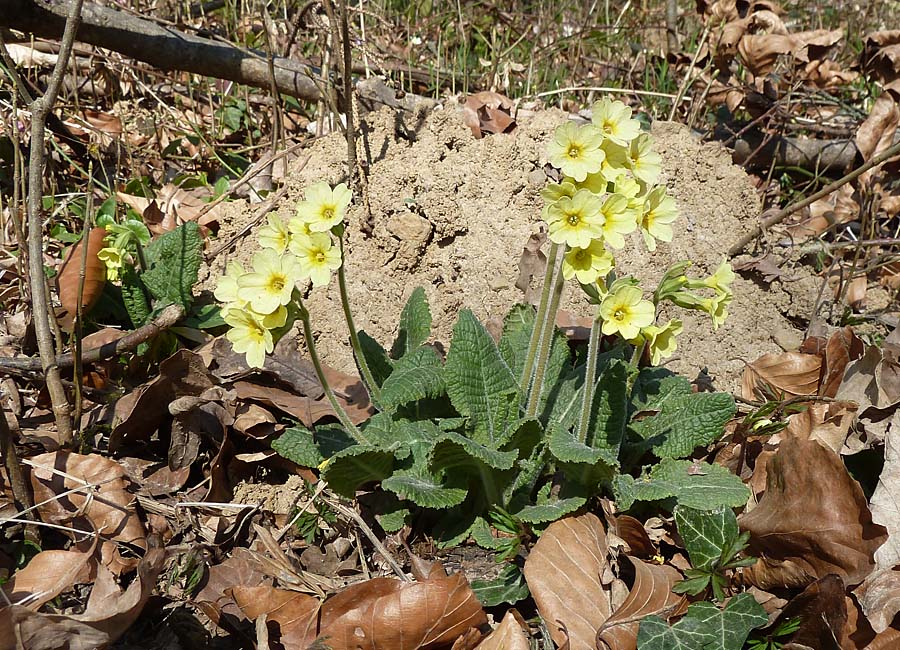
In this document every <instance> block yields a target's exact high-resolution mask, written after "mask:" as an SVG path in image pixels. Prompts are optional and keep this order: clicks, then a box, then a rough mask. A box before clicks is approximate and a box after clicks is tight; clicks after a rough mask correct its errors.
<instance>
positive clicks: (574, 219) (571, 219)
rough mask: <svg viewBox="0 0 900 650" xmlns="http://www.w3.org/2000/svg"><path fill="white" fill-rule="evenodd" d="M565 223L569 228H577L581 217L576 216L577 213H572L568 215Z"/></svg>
mask: <svg viewBox="0 0 900 650" xmlns="http://www.w3.org/2000/svg"><path fill="white" fill-rule="evenodd" d="M566 221H567V222H568V224H569V225H570V226H572V227H573V228H576V227H578V224H579V223H581V215H580V214H578V213H577V212H572V213H571V214H569V216H568V218H567V219H566Z"/></svg>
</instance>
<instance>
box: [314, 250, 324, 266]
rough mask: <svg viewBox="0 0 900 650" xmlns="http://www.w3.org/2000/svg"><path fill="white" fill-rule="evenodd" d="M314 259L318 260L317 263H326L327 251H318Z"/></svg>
mask: <svg viewBox="0 0 900 650" xmlns="http://www.w3.org/2000/svg"><path fill="white" fill-rule="evenodd" d="M314 259H315V260H316V264H324V263H325V253H323V252H322V251H318V252H317V253H316V254H315V256H314Z"/></svg>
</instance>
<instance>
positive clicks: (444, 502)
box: [381, 471, 468, 510]
mask: <svg viewBox="0 0 900 650" xmlns="http://www.w3.org/2000/svg"><path fill="white" fill-rule="evenodd" d="M381 487H382V488H384V489H385V490H388V491H390V492H393V493H394V494H396V495H397V496H398V497H400V498H401V499H408V500H409V501H412V502H413V503H415V504H416V505H418V506H421V507H422V508H434V509H436V510H441V509H444V508H452V507H453V506H458V505H459V504H460V503H462V502H463V501H465V499H466V495H467V494H468V491H467V490H466V489H465V488H455V487H444V486H443V485H442V484H441V482H440V481H439V480H438V479H437V478H435V477H434V476H430V475H429V474H427V473H424V472H421V473H420V472H413V471H408V472H407V471H401V472H395V473H394V475H393V476H391V477H390V478H386V479H384V480H383V481H382V482H381Z"/></svg>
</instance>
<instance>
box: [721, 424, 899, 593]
mask: <svg viewBox="0 0 900 650" xmlns="http://www.w3.org/2000/svg"><path fill="white" fill-rule="evenodd" d="M766 472H767V480H766V492H765V494H764V495H763V497H762V499H761V500H760V502H759V504H758V505H757V506H756V507H755V508H754V509H753V510H751V511H750V512H748V513H746V514H744V515H742V516H741V518H740V521H739V523H740V526H741V528H742V529H743V530H746V531H749V532H750V535H751V537H750V542H749V553H750V555H753V556H756V557H759V558H760V560H759V561H758V562H757V563H756V564H755V565H753V566H752V567H750V568H749V569H747V571H746V575H747V576H748V578H749V580H750V582H751V583H752V584H755V585H756V586H758V587H760V588H762V589H769V588H771V587H776V586H790V587H802V586H805V585H807V584H809V583H810V582H812V581H813V580H815V579H816V578H821V577H824V576H826V575H827V574H829V573H835V574H837V575H839V576H840V577H841V578H842V579H843V580H844V582H845V584H847V585H856V584H859V583H860V582H862V581H863V580H864V579H865V577H866V576H867V575H868V574H869V573H870V572H871V571H872V569H873V568H874V566H875V562H874V558H873V555H874V553H875V550H876V549H877V548H878V547H879V546H880V545H881V544H882V543H883V542H884V540H885V539H886V538H887V535H886V533H885V530H884V528H882V527H881V526H879V525H877V524H874V523H873V522H872V517H871V514H870V513H869V508H868V504H867V503H866V498H865V495H864V494H863V492H862V488H860V486H859V484H858V483H857V482H856V481H855V480H853V478H852V477H851V476H850V474H849V473H848V472H847V469H846V468H845V467H844V464H843V462H842V461H841V458H840V456H838V455H837V454H835V453H834V452H833V451H831V450H829V449H826V448H825V447H824V446H822V445H820V444H819V443H818V442H814V441H812V440H798V439H796V438H793V437H789V436H788V437H786V438H785V439H784V440H783V441H782V442H781V445H780V447H779V449H778V452H777V453H776V454H775V456H774V457H773V458H772V459H771V460H770V461H769V462H768V464H767V467H766Z"/></svg>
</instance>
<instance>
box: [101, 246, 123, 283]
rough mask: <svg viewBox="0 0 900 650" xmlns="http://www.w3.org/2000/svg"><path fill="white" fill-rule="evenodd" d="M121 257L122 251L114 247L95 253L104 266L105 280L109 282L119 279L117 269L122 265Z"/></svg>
mask: <svg viewBox="0 0 900 650" xmlns="http://www.w3.org/2000/svg"><path fill="white" fill-rule="evenodd" d="M122 257H123V256H122V250H120V249H118V248H116V247H114V246H110V247H108V248H101V249H100V250H99V251H97V259H98V260H100V261H101V262H103V264H104V265H105V266H106V279H107V280H109V281H110V282H115V281H116V280H118V279H119V269H121V268H122V263H123V259H122Z"/></svg>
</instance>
